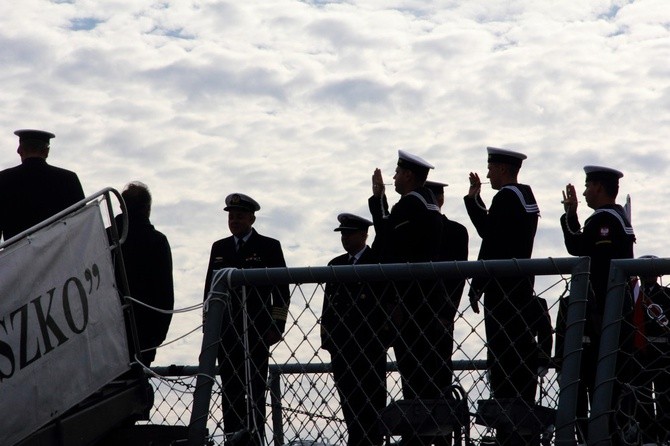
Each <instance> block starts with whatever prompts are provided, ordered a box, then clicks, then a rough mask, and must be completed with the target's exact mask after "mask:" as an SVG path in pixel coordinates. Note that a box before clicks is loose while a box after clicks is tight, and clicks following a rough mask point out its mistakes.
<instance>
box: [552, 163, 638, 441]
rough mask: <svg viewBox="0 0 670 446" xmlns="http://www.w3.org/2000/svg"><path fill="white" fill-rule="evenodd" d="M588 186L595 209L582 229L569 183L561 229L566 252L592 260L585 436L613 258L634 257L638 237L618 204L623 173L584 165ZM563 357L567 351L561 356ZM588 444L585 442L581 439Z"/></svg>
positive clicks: (582, 403) (583, 390)
mask: <svg viewBox="0 0 670 446" xmlns="http://www.w3.org/2000/svg"><path fill="white" fill-rule="evenodd" d="M584 172H585V173H586V185H585V189H584V193H583V195H584V198H585V200H586V204H587V205H588V206H589V207H590V208H591V209H593V210H594V212H593V214H592V215H591V216H590V217H589V218H587V219H586V221H585V222H584V227H581V225H580V223H579V218H578V217H577V194H576V192H575V187H574V186H573V185H572V184H568V185H567V186H566V187H565V191H564V192H563V207H564V210H565V213H564V214H563V215H562V216H561V228H562V229H563V238H564V240H565V247H566V248H567V250H568V252H569V253H570V254H572V255H573V256H588V257H590V258H591V267H590V283H591V291H590V293H589V297H588V301H587V309H586V321H587V322H586V324H585V327H584V345H583V351H582V361H581V371H580V376H581V379H580V386H579V401H578V407H577V416H578V417H579V418H580V422H579V427H580V431H581V433H582V434H584V435H585V434H586V431H587V426H586V418H587V416H588V411H587V405H588V401H589V400H590V399H592V398H593V391H594V387H595V375H596V366H597V361H598V354H599V346H600V331H601V325H602V318H603V313H604V311H605V304H606V303H605V299H606V297H607V281H608V277H609V269H610V261H611V260H612V259H630V258H633V244H634V243H635V233H634V231H633V227H632V226H631V223H630V219H629V217H628V215H627V213H626V212H625V210H624V208H623V207H622V206H620V205H618V204H616V197H617V195H618V193H619V179H620V178H622V177H623V173H621V172H620V171H618V170H615V169H611V168H609V167H602V166H585V167H584ZM557 353H558V355H559V356H562V354H563V352H557ZM580 440H581V441H585V440H586V439H585V438H580Z"/></svg>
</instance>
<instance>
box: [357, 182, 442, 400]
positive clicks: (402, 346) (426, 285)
mask: <svg viewBox="0 0 670 446" xmlns="http://www.w3.org/2000/svg"><path fill="white" fill-rule="evenodd" d="M368 206H369V209H370V213H371V214H372V220H373V222H374V227H375V240H374V243H373V244H372V249H373V250H375V252H378V253H379V256H380V262H381V263H407V262H430V261H434V260H436V259H437V258H438V249H439V246H440V240H441V237H442V223H441V214H440V212H439V208H438V206H437V204H436V203H435V196H434V195H433V193H432V192H431V191H430V190H428V189H427V188H426V187H423V186H421V187H419V188H417V189H415V190H414V191H412V192H409V193H407V194H405V195H403V196H402V197H401V198H400V200H399V201H398V202H397V203H396V204H395V205H394V206H393V208H392V209H391V212H389V211H388V202H387V200H386V196H385V195H384V194H382V195H381V196H378V197H375V196H372V197H370V199H369V200H368ZM394 285H395V288H396V290H397V295H396V298H395V301H393V299H387V301H386V302H385V304H386V307H387V308H389V310H388V311H389V314H391V318H392V322H393V326H394V329H395V331H396V334H397V336H396V337H395V339H394V341H393V349H394V351H395V355H396V359H397V362H398V369H399V371H400V375H401V377H402V382H403V395H404V398H405V399H411V398H416V397H419V398H435V396H436V395H439V394H440V392H441V390H442V389H440V388H439V380H438V379H436V378H435V377H438V376H441V375H442V373H443V372H444V371H443V370H442V369H441V360H440V358H439V356H438V355H437V353H436V351H435V349H434V348H433V346H434V345H436V344H437V342H438V341H439V338H440V334H439V332H438V331H437V330H436V329H437V327H436V325H437V324H436V318H435V315H434V313H433V311H432V308H433V305H435V304H434V299H439V298H440V296H441V294H440V293H438V292H436V289H435V288H436V287H435V280H422V281H407V282H403V283H399V282H397V281H396V282H395V283H394ZM386 294H387V295H388V294H389V293H386Z"/></svg>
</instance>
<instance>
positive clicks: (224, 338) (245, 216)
mask: <svg viewBox="0 0 670 446" xmlns="http://www.w3.org/2000/svg"><path fill="white" fill-rule="evenodd" d="M260 208H261V207H260V205H259V204H258V203H257V202H256V201H255V200H254V199H253V198H251V197H249V196H247V195H244V194H238V193H235V194H230V195H228V196H227V197H226V207H225V208H224V211H227V212H228V228H229V229H230V232H231V233H232V236H230V237H226V238H224V239H221V240H218V241H216V242H214V244H213V245H212V251H211V254H210V258H209V265H208V267H207V278H206V279H205V299H206V298H207V295H208V293H209V291H210V288H211V285H212V283H211V281H212V272H213V271H214V270H218V269H222V268H227V267H232V268H272V267H286V262H285V261H284V254H283V252H282V248H281V244H280V243H279V241H277V240H275V239H272V238H269V237H265V236H262V235H260V234H259V233H258V232H256V230H255V229H254V228H253V227H252V225H253V224H254V222H255V221H256V215H255V213H256V212H257V211H259V210H260ZM244 294H246V308H244V306H243V305H242V299H243V295H244ZM289 297H290V296H289V288H288V285H281V286H264V287H260V286H259V287H253V288H247V289H246V292H244V291H243V290H241V289H238V290H235V292H233V293H232V296H231V301H230V303H229V305H228V308H229V311H230V318H228V317H226V318H225V319H224V321H227V320H230V321H232V322H231V323H228V324H226V323H225V322H224V324H223V327H222V332H221V342H220V348H219V366H220V369H219V370H220V373H221V385H222V393H223V395H222V396H223V404H222V405H223V424H224V432H225V434H226V435H227V436H228V437H230V438H233V434H236V433H237V436H236V437H235V438H243V439H244V440H240V441H241V442H242V443H244V444H253V445H262V444H263V441H264V440H263V438H264V432H265V387H266V381H267V377H268V357H269V351H270V346H272V345H273V344H276V343H277V342H279V341H280V340H281V338H282V335H283V332H284V327H285V325H286V317H287V315H288V306H289ZM245 313H246V316H247V317H246V324H245V320H244V315H245ZM245 325H246V327H245ZM245 338H246V341H248V344H247V347H248V348H245ZM245 363H246V365H247V366H248V367H249V371H248V373H249V378H250V382H249V383H247V379H245ZM247 385H248V386H247ZM247 391H248V392H249V396H248V398H246V394H247ZM245 432H246V433H245ZM247 435H250V437H249V436H247Z"/></svg>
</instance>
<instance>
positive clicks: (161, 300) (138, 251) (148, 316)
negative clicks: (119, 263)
mask: <svg viewBox="0 0 670 446" xmlns="http://www.w3.org/2000/svg"><path fill="white" fill-rule="evenodd" d="M129 219H130V220H129V222H130V226H129V228H128V238H127V239H126V241H125V243H124V244H123V245H122V246H121V251H122V252H123V263H124V265H125V269H126V277H127V278H128V287H129V288H130V297H132V298H134V299H137V300H139V301H142V302H144V303H145V304H147V305H150V306H152V307H154V308H160V309H162V310H172V309H174V284H173V279H172V252H171V250H170V243H169V242H168V239H167V237H165V235H163V234H162V233H161V232H159V231H157V230H156V229H155V228H154V226H153V225H152V224H151V222H150V221H149V219H148V218H146V217H140V216H136V215H130V216H129ZM116 222H117V226H118V227H119V233H120V232H121V231H123V219H122V218H121V217H120V216H117V217H116ZM117 271H118V270H117ZM117 274H118V272H117ZM117 280H118V279H117ZM133 315H134V317H135V323H136V325H137V331H138V336H139V341H140V348H141V349H142V350H145V349H150V348H154V347H157V346H159V345H161V343H162V342H163V341H164V340H165V338H166V336H167V332H168V328H169V327H170V321H171V320H172V315H171V314H164V313H160V312H157V311H155V310H152V309H150V308H147V307H144V306H142V305H138V304H133ZM155 356H156V350H153V351H149V352H146V353H143V358H144V359H145V361H148V362H151V361H153V359H154V357H155Z"/></svg>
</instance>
